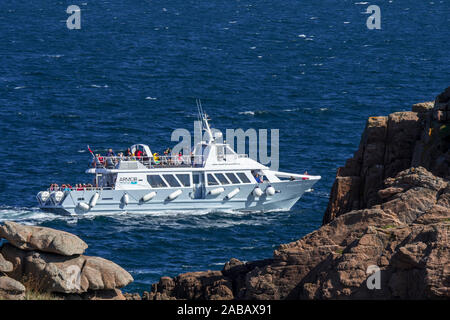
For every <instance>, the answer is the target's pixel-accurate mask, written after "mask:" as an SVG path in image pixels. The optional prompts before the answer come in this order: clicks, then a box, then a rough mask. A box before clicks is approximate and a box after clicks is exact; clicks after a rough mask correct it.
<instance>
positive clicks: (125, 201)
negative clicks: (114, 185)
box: [122, 193, 130, 205]
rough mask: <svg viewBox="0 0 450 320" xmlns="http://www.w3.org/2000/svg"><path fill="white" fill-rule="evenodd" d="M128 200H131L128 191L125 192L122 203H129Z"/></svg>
mask: <svg viewBox="0 0 450 320" xmlns="http://www.w3.org/2000/svg"><path fill="white" fill-rule="evenodd" d="M128 202H130V196H129V195H128V193H125V194H124V195H123V197H122V203H123V204H125V205H127V204H128Z"/></svg>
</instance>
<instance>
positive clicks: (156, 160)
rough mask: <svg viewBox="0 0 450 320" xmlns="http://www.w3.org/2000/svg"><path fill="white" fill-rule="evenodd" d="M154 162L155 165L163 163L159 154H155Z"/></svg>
mask: <svg viewBox="0 0 450 320" xmlns="http://www.w3.org/2000/svg"><path fill="white" fill-rule="evenodd" d="M153 161H155V164H160V163H161V161H160V160H159V154H158V152H155V153H154V154H153Z"/></svg>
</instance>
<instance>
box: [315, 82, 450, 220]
mask: <svg viewBox="0 0 450 320" xmlns="http://www.w3.org/2000/svg"><path fill="white" fill-rule="evenodd" d="M419 166H422V167H424V168H426V169H427V170H429V171H430V172H432V173H433V174H434V175H436V176H439V177H448V176H449V175H450V170H449V168H450V87H449V88H447V89H446V90H445V91H444V92H443V93H441V94H440V95H438V96H437V98H436V100H435V101H434V102H423V103H418V104H415V105H413V107H412V111H406V112H396V113H393V114H391V115H389V116H388V117H371V118H369V120H368V121H367V124H366V128H365V130H364V133H363V135H362V138H361V142H360V144H359V148H358V151H356V153H355V155H354V156H353V158H351V159H349V160H347V162H346V164H345V166H344V167H341V168H339V169H338V171H337V175H336V180H335V182H334V184H333V187H332V190H331V194H330V201H329V204H328V208H327V210H326V212H325V215H324V217H323V223H324V224H325V223H328V222H330V221H331V220H333V219H334V218H336V217H337V216H339V215H341V214H344V213H346V212H349V211H351V210H358V209H364V208H369V207H371V206H373V205H375V204H378V203H381V202H382V201H383V199H382V198H381V197H380V196H383V195H380V194H378V191H379V190H380V189H381V188H382V186H383V182H384V180H385V179H386V178H389V177H391V178H393V177H395V176H396V175H397V174H398V173H399V172H400V171H402V170H404V169H407V168H410V167H419Z"/></svg>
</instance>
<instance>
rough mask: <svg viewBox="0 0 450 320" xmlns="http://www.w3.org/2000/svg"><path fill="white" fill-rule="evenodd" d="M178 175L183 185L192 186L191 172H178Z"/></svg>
mask: <svg viewBox="0 0 450 320" xmlns="http://www.w3.org/2000/svg"><path fill="white" fill-rule="evenodd" d="M176 176H177V178H178V180H180V181H181V183H182V184H183V186H185V187H190V186H191V178H190V177H189V174H187V173H185V174H184V173H183V174H177V175H176Z"/></svg>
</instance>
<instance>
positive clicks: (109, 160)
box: [90, 155, 204, 169]
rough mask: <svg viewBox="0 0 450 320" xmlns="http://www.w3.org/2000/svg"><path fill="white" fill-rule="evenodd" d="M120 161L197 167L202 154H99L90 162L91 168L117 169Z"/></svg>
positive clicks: (151, 165)
mask: <svg viewBox="0 0 450 320" xmlns="http://www.w3.org/2000/svg"><path fill="white" fill-rule="evenodd" d="M121 161H127V162H128V161H129V162H133V161H138V162H140V163H141V164H143V165H144V166H146V167H147V168H154V167H160V166H175V167H198V166H203V164H204V163H203V156H191V155H183V156H177V155H173V156H101V157H98V158H96V159H94V161H92V162H91V164H90V167H91V168H106V169H117V168H118V167H119V165H120V162H121Z"/></svg>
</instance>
